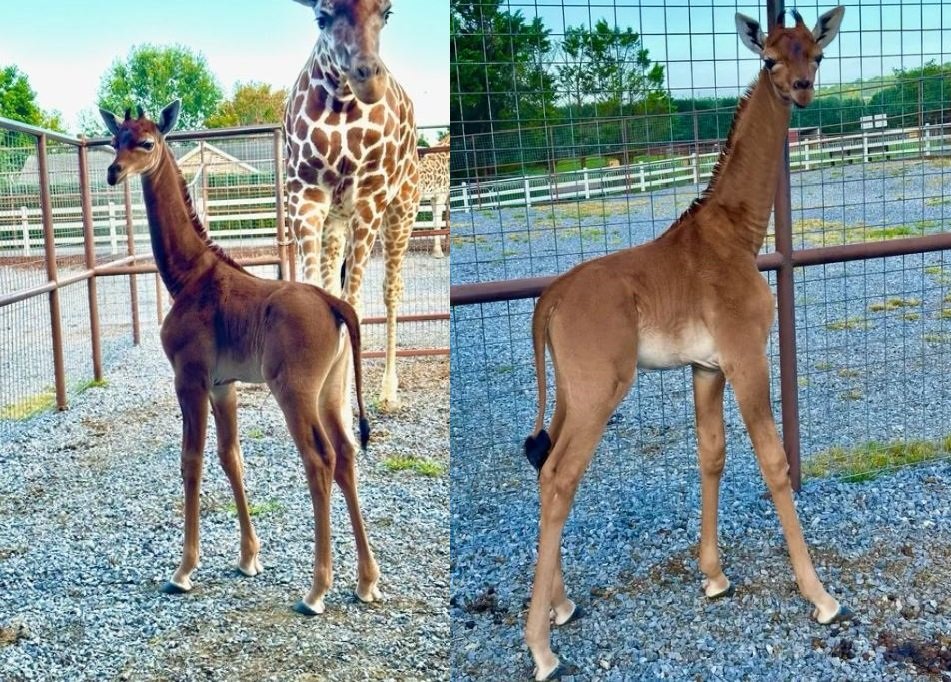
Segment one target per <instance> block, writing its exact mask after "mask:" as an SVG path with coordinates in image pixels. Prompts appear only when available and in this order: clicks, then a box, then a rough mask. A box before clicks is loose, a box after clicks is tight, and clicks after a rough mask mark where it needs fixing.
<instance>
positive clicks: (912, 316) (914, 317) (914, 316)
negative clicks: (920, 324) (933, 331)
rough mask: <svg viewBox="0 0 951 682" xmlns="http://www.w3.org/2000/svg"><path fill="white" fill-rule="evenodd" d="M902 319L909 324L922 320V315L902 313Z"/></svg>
mask: <svg viewBox="0 0 951 682" xmlns="http://www.w3.org/2000/svg"><path fill="white" fill-rule="evenodd" d="M901 319H903V320H906V321H908V322H914V321H915V320H920V319H921V315H919V314H918V313H902V316H901Z"/></svg>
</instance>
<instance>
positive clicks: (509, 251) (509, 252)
mask: <svg viewBox="0 0 951 682" xmlns="http://www.w3.org/2000/svg"><path fill="white" fill-rule="evenodd" d="M517 255H518V251H516V250H515V249H503V250H502V257H503V258H512V257H513V256H517Z"/></svg>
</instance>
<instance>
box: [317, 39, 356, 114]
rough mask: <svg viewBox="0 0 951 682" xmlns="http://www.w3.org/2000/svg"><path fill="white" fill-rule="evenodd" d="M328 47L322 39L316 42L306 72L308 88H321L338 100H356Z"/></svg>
mask: <svg viewBox="0 0 951 682" xmlns="http://www.w3.org/2000/svg"><path fill="white" fill-rule="evenodd" d="M330 49H331V48H330V45H328V44H327V41H325V40H324V39H323V37H321V38H319V39H318V40H317V43H316V44H315V45H314V51H313V52H312V53H311V55H310V61H309V62H308V64H307V67H306V69H307V71H308V72H309V73H310V87H311V88H314V87H322V88H323V89H324V90H326V91H327V92H329V93H331V94H332V95H333V96H334V97H336V98H337V99H340V100H350V99H356V98H355V97H354V95H353V91H352V90H351V89H350V85H349V84H348V83H347V78H346V76H345V75H344V74H343V73H342V72H341V71H340V69H338V68H337V67H336V65H335V64H334V60H333V58H332V57H331V55H330Z"/></svg>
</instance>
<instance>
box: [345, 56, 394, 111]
mask: <svg viewBox="0 0 951 682" xmlns="http://www.w3.org/2000/svg"><path fill="white" fill-rule="evenodd" d="M347 78H348V80H349V81H350V87H352V88H353V92H354V94H355V95H356V97H357V99H359V100H360V101H361V102H363V103H364V104H376V103H377V102H379V101H380V99H382V97H383V94H384V92H386V67H385V66H384V65H383V62H382V61H380V60H379V59H378V58H369V59H355V60H354V61H353V64H352V66H351V67H350V70H349V71H348V72H347Z"/></svg>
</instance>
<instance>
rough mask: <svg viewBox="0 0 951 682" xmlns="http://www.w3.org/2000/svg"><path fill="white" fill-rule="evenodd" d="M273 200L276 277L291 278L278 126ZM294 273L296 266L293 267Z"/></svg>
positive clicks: (282, 153) (281, 151) (293, 251)
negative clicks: (274, 209) (278, 270)
mask: <svg viewBox="0 0 951 682" xmlns="http://www.w3.org/2000/svg"><path fill="white" fill-rule="evenodd" d="M274 201H275V202H276V203H277V206H276V209H277V211H276V213H277V218H276V225H275V231H276V233H277V257H278V259H279V260H280V261H281V264H280V266H279V267H280V272H279V273H278V277H279V278H280V279H283V280H291V279H292V277H291V270H290V263H289V258H288V254H287V252H288V248H287V247H288V246H289V245H290V243H291V242H290V240H289V239H288V237H289V235H288V230H287V224H286V217H285V215H284V140H283V139H282V136H281V130H280V128H275V129H274ZM296 253H297V252H296V251H295V250H293V249H291V257H295V256H296ZM295 273H296V268H295Z"/></svg>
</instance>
